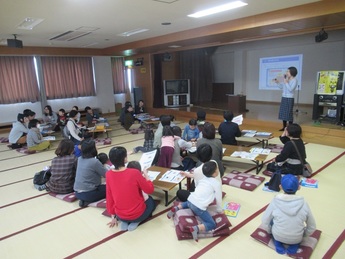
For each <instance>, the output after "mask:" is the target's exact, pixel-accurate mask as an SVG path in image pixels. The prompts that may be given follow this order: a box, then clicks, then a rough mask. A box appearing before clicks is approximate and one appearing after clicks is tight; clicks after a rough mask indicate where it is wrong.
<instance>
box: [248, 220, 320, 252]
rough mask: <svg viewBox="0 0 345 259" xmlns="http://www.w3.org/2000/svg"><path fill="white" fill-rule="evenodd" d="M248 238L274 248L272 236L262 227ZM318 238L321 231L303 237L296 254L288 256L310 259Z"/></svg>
mask: <svg viewBox="0 0 345 259" xmlns="http://www.w3.org/2000/svg"><path fill="white" fill-rule="evenodd" d="M250 236H251V237H252V238H254V239H255V240H257V241H259V242H261V243H263V244H264V245H266V246H268V247H270V248H272V249H274V250H275V246H274V243H273V240H272V235H271V234H269V233H268V232H267V231H266V230H265V229H264V228H262V226H259V227H258V228H257V229H256V230H255V231H254V232H253V233H252V234H251V235H250ZM320 236H321V231H320V230H315V231H314V232H313V233H312V234H311V235H310V236H308V237H304V238H303V240H302V242H301V244H300V247H299V249H298V251H297V254H294V255H290V256H291V257H293V258H301V259H303V258H310V256H311V254H312V253H313V251H314V249H315V247H316V245H317V242H318V241H319V239H320Z"/></svg>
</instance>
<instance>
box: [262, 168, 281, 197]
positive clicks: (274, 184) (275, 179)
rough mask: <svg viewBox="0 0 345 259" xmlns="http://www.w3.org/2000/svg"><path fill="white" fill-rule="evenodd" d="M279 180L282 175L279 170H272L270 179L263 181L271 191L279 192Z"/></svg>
mask: <svg viewBox="0 0 345 259" xmlns="http://www.w3.org/2000/svg"><path fill="white" fill-rule="evenodd" d="M281 180H282V175H281V173H280V171H277V172H274V173H273V174H272V176H271V179H270V181H269V182H267V183H265V186H267V187H268V189H270V190H272V191H276V192H279V191H280V184H281Z"/></svg>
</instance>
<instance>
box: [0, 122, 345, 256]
mask: <svg viewBox="0 0 345 259" xmlns="http://www.w3.org/2000/svg"><path fill="white" fill-rule="evenodd" d="M109 121H110V124H111V127H112V129H113V131H112V132H110V135H111V138H112V144H111V145H109V146H99V147H98V150H99V152H106V153H108V151H109V150H110V148H111V147H113V146H124V147H126V148H127V150H131V149H132V148H134V147H135V146H137V145H142V143H143V134H140V133H139V134H135V135H132V134H130V133H129V132H127V131H125V130H124V129H123V128H122V127H121V126H120V125H119V123H118V122H116V121H117V117H110V118H109ZM176 124H178V125H179V126H181V127H183V126H184V125H185V122H181V121H177V122H176ZM5 136H7V134H5V133H2V134H1V135H0V137H5ZM270 143H277V144H278V143H279V139H278V138H274V139H272V140H270ZM56 146H57V142H54V143H53V147H52V149H51V150H49V151H45V152H41V153H36V154H32V155H24V154H21V153H18V152H16V151H14V150H9V149H8V148H7V144H3V143H2V144H0V197H1V198H0V222H1V223H0V224H1V228H0V229H1V231H0V233H1V234H0V251H1V252H0V254H1V255H0V256H1V258H11V259H12V258H73V257H79V258H199V257H200V258H222V257H229V258H230V257H231V258H284V257H286V256H283V255H278V254H277V253H276V252H275V251H274V250H272V249H270V248H268V247H267V246H264V245H262V244H261V243H259V242H257V241H255V240H254V239H253V238H251V237H250V234H251V233H252V232H253V231H254V230H255V229H256V228H257V227H258V226H259V225H260V222H261V217H262V214H263V208H265V206H266V205H267V204H268V203H269V202H270V201H271V199H272V198H273V197H274V195H275V193H272V192H265V191H263V190H262V187H263V184H261V185H260V186H259V187H258V188H256V189H255V190H254V191H252V192H250V191H246V190H243V189H239V188H235V187H231V186H227V185H223V191H224V192H226V196H225V197H224V199H223V201H224V202H228V201H234V202H237V203H240V204H241V209H240V212H239V214H238V216H237V217H236V218H229V220H230V222H231V224H232V228H231V234H230V236H228V237H220V238H217V237H216V238H208V239H201V240H199V242H195V241H193V240H186V241H178V240H177V237H176V233H175V229H174V226H173V222H172V221H170V220H168V219H167V217H166V213H167V210H168V207H165V206H164V202H163V200H164V195H163V192H162V191H159V190H156V191H155V192H154V194H153V197H154V198H155V199H159V200H161V202H160V204H159V205H158V207H157V209H156V211H155V212H154V216H153V217H152V218H151V219H150V220H148V221H147V222H145V223H144V224H142V225H140V226H139V227H138V229H136V230H135V231H133V232H121V231H120V230H119V229H118V228H113V229H110V228H108V226H107V223H108V222H109V218H108V217H105V216H103V215H102V212H103V211H104V209H100V208H93V207H88V208H83V209H82V208H79V206H78V202H77V201H75V202H73V203H68V202H64V201H61V200H59V199H56V198H53V197H51V196H49V195H47V193H46V192H45V191H43V192H39V191H37V190H36V189H35V188H34V186H33V184H32V177H33V175H34V174H35V172H38V171H40V170H41V169H42V168H43V167H44V166H46V165H50V161H51V159H52V158H53V157H54V149H55V148H56ZM306 150H307V156H308V161H309V162H310V164H311V165H312V167H313V169H314V171H315V175H314V176H313V177H314V178H315V179H317V180H318V181H319V188H318V189H313V188H305V187H302V188H301V190H300V191H299V194H300V195H303V196H304V197H305V198H306V200H307V201H308V203H309V205H310V207H311V210H312V211H313V214H314V217H315V218H316V223H317V228H318V229H319V230H321V231H322V234H321V238H320V241H319V243H318V244H317V246H316V248H315V250H314V252H313V254H312V257H311V258H345V244H344V243H343V241H344V238H345V221H344V212H345V202H344V201H343V197H345V188H344V187H343V181H342V180H343V177H344V176H343V173H342V172H343V170H344V168H345V156H344V154H345V152H344V149H342V148H337V147H330V146H324V145H320V144H313V143H308V144H307V145H306ZM140 155H141V154H140V153H138V154H134V155H130V157H129V160H139V158H140ZM275 155H276V154H274V153H271V154H270V155H269V156H268V159H267V161H269V160H270V159H272V158H273V157H274V156H275ZM224 160H226V162H225V166H226V168H227V169H226V172H230V171H231V170H239V171H245V172H248V173H249V174H255V168H254V164H253V163H252V162H250V161H243V160H239V159H232V158H225V159H224ZM342 168H343V169H342ZM260 176H263V175H262V172H261V173H260ZM266 178H267V179H268V177H266ZM175 191H176V190H173V191H172V194H173V193H174V192H175Z"/></svg>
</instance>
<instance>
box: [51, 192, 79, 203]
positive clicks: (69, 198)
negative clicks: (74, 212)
mask: <svg viewBox="0 0 345 259" xmlns="http://www.w3.org/2000/svg"><path fill="white" fill-rule="evenodd" d="M49 195H50V196H53V197H55V198H58V199H60V200H63V201H67V202H74V201H75V200H77V197H76V196H75V193H74V192H72V193H67V194H57V193H54V192H49Z"/></svg>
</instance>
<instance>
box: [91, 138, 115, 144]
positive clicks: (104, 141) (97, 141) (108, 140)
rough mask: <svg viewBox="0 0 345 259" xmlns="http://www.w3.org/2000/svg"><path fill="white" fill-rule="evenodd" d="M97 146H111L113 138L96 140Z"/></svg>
mask: <svg viewBox="0 0 345 259" xmlns="http://www.w3.org/2000/svg"><path fill="white" fill-rule="evenodd" d="M95 142H96V146H102V145H110V144H111V138H100V139H99V138H96V139H95Z"/></svg>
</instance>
